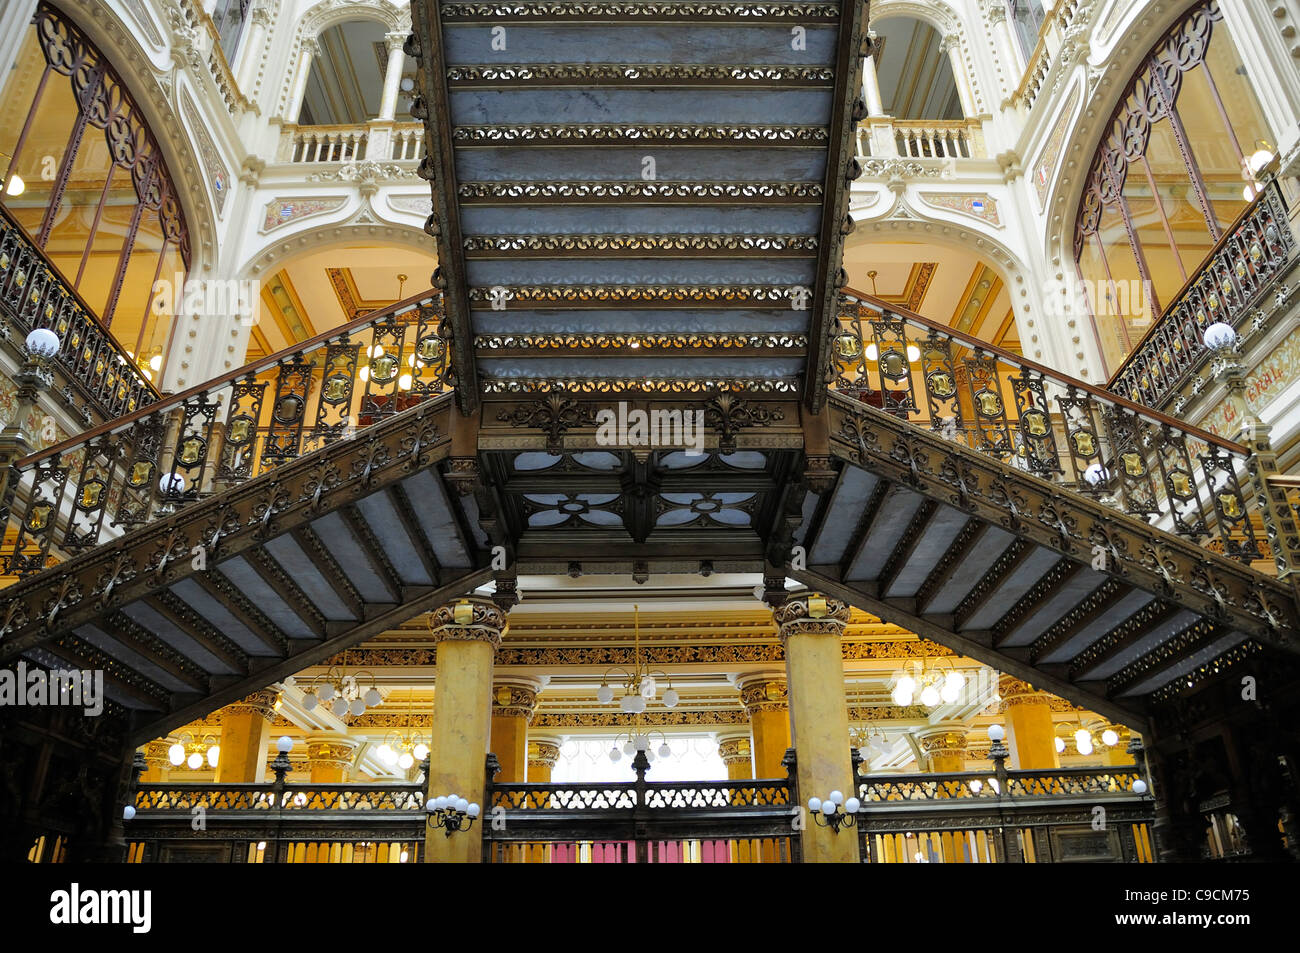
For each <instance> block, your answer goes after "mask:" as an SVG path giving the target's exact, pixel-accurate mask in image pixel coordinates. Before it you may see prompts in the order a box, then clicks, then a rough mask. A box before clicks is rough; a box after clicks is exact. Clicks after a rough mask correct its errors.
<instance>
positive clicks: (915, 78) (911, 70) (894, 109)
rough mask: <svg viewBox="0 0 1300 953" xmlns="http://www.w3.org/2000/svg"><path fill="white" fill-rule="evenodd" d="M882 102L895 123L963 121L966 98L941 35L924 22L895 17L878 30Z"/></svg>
mask: <svg viewBox="0 0 1300 953" xmlns="http://www.w3.org/2000/svg"><path fill="white" fill-rule="evenodd" d="M872 28H873V29H874V30H875V32H876V36H877V39H876V52H875V57H874V59H875V65H876V77H877V82H878V83H879V85H880V102H881V105H882V106H883V108H884V111H885V115H887V116H892V117H894V118H895V119H901V120H909V119H916V120H921V119H927V120H952V119H962V118H963V112H962V104H961V95H960V93H959V92H958V90H957V81H956V79H955V78H954V77H953V72H952V62H951V60H950V58H949V56H948V52H947V50H946V49H945V48H944V46H943V44H942V37H941V36H940V35H939V31H938V30H936V29H935V28H934V27H933V26H931V25H930V24H929V23H926V22H925V21H923V20H917V19H914V18H912V17H890V18H888V19H882V20H879V21H877V22H875V23H873V24H872Z"/></svg>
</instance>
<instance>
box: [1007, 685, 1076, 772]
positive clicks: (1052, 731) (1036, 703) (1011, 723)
mask: <svg viewBox="0 0 1300 953" xmlns="http://www.w3.org/2000/svg"><path fill="white" fill-rule="evenodd" d="M998 694H999V695H1001V696H1002V707H1001V711H1002V713H1003V714H1004V715H1006V716H1007V730H1008V736H1007V746H1008V747H1009V748H1010V749H1011V766H1012V767H1013V768H1016V769H1018V770H1020V771H1036V770H1050V769H1055V768H1059V767H1060V766H1061V759H1060V758H1059V757H1058V756H1057V753H1056V725H1055V724H1054V723H1053V722H1052V708H1051V703H1050V702H1051V699H1050V696H1049V695H1048V694H1047V693H1046V692H1040V691H1038V690H1037V689H1035V688H1034V686H1032V685H1030V684H1029V683H1028V682H1022V681H1021V680H1020V679H1018V678H1013V677H1012V676H1010V675H1003V676H1002V677H1001V678H999V679H998Z"/></svg>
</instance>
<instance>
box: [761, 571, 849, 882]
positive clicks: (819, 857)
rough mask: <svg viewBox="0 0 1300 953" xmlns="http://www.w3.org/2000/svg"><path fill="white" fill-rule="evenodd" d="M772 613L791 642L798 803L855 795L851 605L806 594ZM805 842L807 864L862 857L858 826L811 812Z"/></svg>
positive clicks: (787, 650) (788, 645)
mask: <svg viewBox="0 0 1300 953" xmlns="http://www.w3.org/2000/svg"><path fill="white" fill-rule="evenodd" d="M772 615H773V618H774V619H775V621H776V624H777V633H778V635H779V636H780V638H781V644H782V645H783V646H784V647H785V670H786V679H787V682H788V684H789V688H790V732H791V735H792V737H793V739H794V750H795V756H796V759H797V760H796V768H795V770H796V778H797V781H798V785H799V801H800V803H801V804H802V805H804V806H806V805H807V803H808V799H809V798H810V797H818V798H822V799H825V798H826V796H827V795H828V794H830V792H831V791H840V792H841V793H843V794H844V796H845V797H846V798H848V797H851V796H853V794H854V784H853V767H852V752H851V748H852V744H851V742H850V740H849V709H848V703H847V701H846V699H845V697H844V661H843V658H842V656H841V654H840V638H841V637H842V636H843V634H844V629H845V626H847V625H848V621H849V607H848V605H846V604H845V603H843V602H840V601H839V600H838V599H832V598H830V597H828V596H821V595H818V594H816V593H801V594H797V595H794V596H792V597H790V598H789V599H787V600H786V602H785V603H783V604H782V605H779V606H777V607H776V608H775V609H774V610H773V612H772ZM801 844H802V847H803V860H804V862H805V863H827V862H829V863H852V864H856V863H857V862H858V856H859V855H858V834H857V829H856V828H845V829H843V830H842V831H839V832H836V831H834V830H832V829H831V828H830V827H829V826H826V827H823V826H822V825H820V824H818V823H817V821H816V819H815V818H813V817H812V816H811V815H806V823H805V825H804V829H803V832H802V834H801Z"/></svg>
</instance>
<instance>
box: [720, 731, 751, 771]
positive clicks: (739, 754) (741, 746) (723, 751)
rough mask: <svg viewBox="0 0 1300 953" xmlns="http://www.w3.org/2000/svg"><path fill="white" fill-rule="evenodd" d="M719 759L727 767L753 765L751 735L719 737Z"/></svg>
mask: <svg viewBox="0 0 1300 953" xmlns="http://www.w3.org/2000/svg"><path fill="white" fill-rule="evenodd" d="M718 757H719V758H721V759H722V763H723V764H725V765H726V766H727V767H731V766H732V765H733V764H743V765H745V766H746V767H748V766H749V764H750V763H751V746H750V741H749V735H748V734H747V733H746V734H743V735H739V734H733V735H725V734H724V735H719V736H718Z"/></svg>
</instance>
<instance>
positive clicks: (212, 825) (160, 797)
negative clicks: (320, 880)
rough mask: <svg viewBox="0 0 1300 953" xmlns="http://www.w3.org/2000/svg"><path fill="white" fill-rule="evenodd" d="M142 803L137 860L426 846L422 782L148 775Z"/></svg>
mask: <svg viewBox="0 0 1300 953" xmlns="http://www.w3.org/2000/svg"><path fill="white" fill-rule="evenodd" d="M135 808H136V811H137V813H136V816H135V818H134V820H132V821H131V822H129V823H128V824H127V830H126V836H127V842H128V845H129V854H128V860H130V861H131V862H132V863H168V862H196V861H206V862H217V863H235V864H242V863H277V862H278V863H295V862H296V863H316V862H329V861H333V862H335V863H402V862H410V863H414V862H415V861H417V860H418V859H419V857H420V855H421V852H422V851H423V850H424V826H425V812H424V792H423V790H422V789H421V787H420V786H418V785H414V784H285V783H268V784H162V785H151V784H146V785H142V786H140V787H139V788H138V789H137V791H136V796H135ZM200 815H201V816H202V817H203V819H204V824H203V826H202V828H201V829H200V830H198V831H196V830H194V826H193V821H194V818H195V817H196V816H200Z"/></svg>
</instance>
